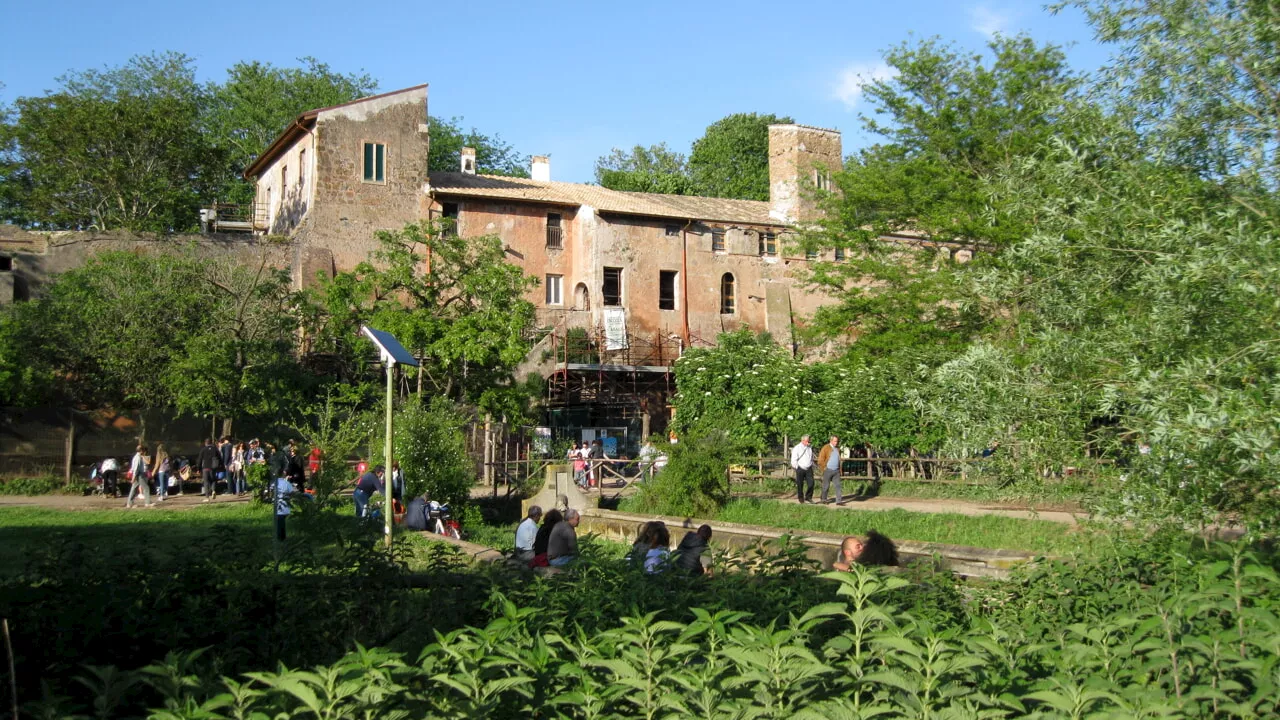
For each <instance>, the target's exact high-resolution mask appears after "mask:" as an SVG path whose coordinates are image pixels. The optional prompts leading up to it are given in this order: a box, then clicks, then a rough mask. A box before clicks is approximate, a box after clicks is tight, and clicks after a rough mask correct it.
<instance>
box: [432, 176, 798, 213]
mask: <svg viewBox="0 0 1280 720" xmlns="http://www.w3.org/2000/svg"><path fill="white" fill-rule="evenodd" d="M430 183H431V190H432V192H434V193H436V194H439V195H451V196H453V195H456V196H464V197H483V198H494V199H504V200H524V201H527V202H540V203H548V204H552V205H573V206H579V205H590V206H591V207H593V208H595V209H596V210H597V211H599V212H604V213H617V214H620V215H644V216H648V217H661V218H676V219H681V220H688V219H692V220H707V221H715V222H727V223H742V224H744V225H777V226H781V225H783V223H781V222H779V221H777V220H775V219H773V218H771V217H769V203H767V202H763V201H760V200H728V199H725V198H708V197H695V196H690V195H660V194H658V193H638V192H619V191H617V190H610V189H608V188H603V187H600V186H599V185H583V184H581V183H566V182H542V181H537V180H529V179H527V178H511V177H500V176H497V175H470V174H466V173H458V172H433V173H431V174H430Z"/></svg>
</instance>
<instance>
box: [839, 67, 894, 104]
mask: <svg viewBox="0 0 1280 720" xmlns="http://www.w3.org/2000/svg"><path fill="white" fill-rule="evenodd" d="M897 74H898V71H897V70H894V69H893V68H891V67H889V66H888V65H886V64H884V63H883V62H877V63H854V64H852V65H849V66H848V67H846V68H845V69H844V70H841V71H840V77H839V78H837V80H836V85H835V88H834V89H833V90H832V95H833V96H834V97H835V98H836V99H837V100H839V101H840V102H842V103H844V104H845V107H847V108H849V109H850V110H852V109H853V108H854V107H855V106H856V105H857V104H858V100H859V99H860V98H861V97H862V88H864V87H866V86H867V85H869V84H871V83H873V82H875V81H877V80H888V79H889V78H892V77H894V76H896V75H897Z"/></svg>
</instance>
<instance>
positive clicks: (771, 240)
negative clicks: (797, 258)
mask: <svg viewBox="0 0 1280 720" xmlns="http://www.w3.org/2000/svg"><path fill="white" fill-rule="evenodd" d="M760 255H761V257H777V256H778V236H777V235H775V234H773V233H771V232H762V233H760Z"/></svg>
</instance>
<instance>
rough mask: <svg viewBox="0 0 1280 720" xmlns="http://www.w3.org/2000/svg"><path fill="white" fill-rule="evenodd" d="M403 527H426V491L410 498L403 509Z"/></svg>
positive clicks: (409, 528) (422, 528) (406, 528)
mask: <svg viewBox="0 0 1280 720" xmlns="http://www.w3.org/2000/svg"><path fill="white" fill-rule="evenodd" d="M404 529H405V530H424V531H425V530H426V529H427V496H426V493H423V494H422V495H421V496H419V497H416V498H414V499H412V500H410V501H409V505H408V506H407V507H406V508H405V509H404Z"/></svg>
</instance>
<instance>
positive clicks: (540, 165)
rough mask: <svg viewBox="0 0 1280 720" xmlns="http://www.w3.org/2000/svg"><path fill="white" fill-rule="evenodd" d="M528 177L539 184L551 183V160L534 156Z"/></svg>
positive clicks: (543, 156) (542, 156)
mask: <svg viewBox="0 0 1280 720" xmlns="http://www.w3.org/2000/svg"><path fill="white" fill-rule="evenodd" d="M529 175H531V176H532V177H533V179H534V180H537V181H539V182H551V158H549V157H547V156H546V155H534V156H533V166H532V167H531V168H530V172H529Z"/></svg>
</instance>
